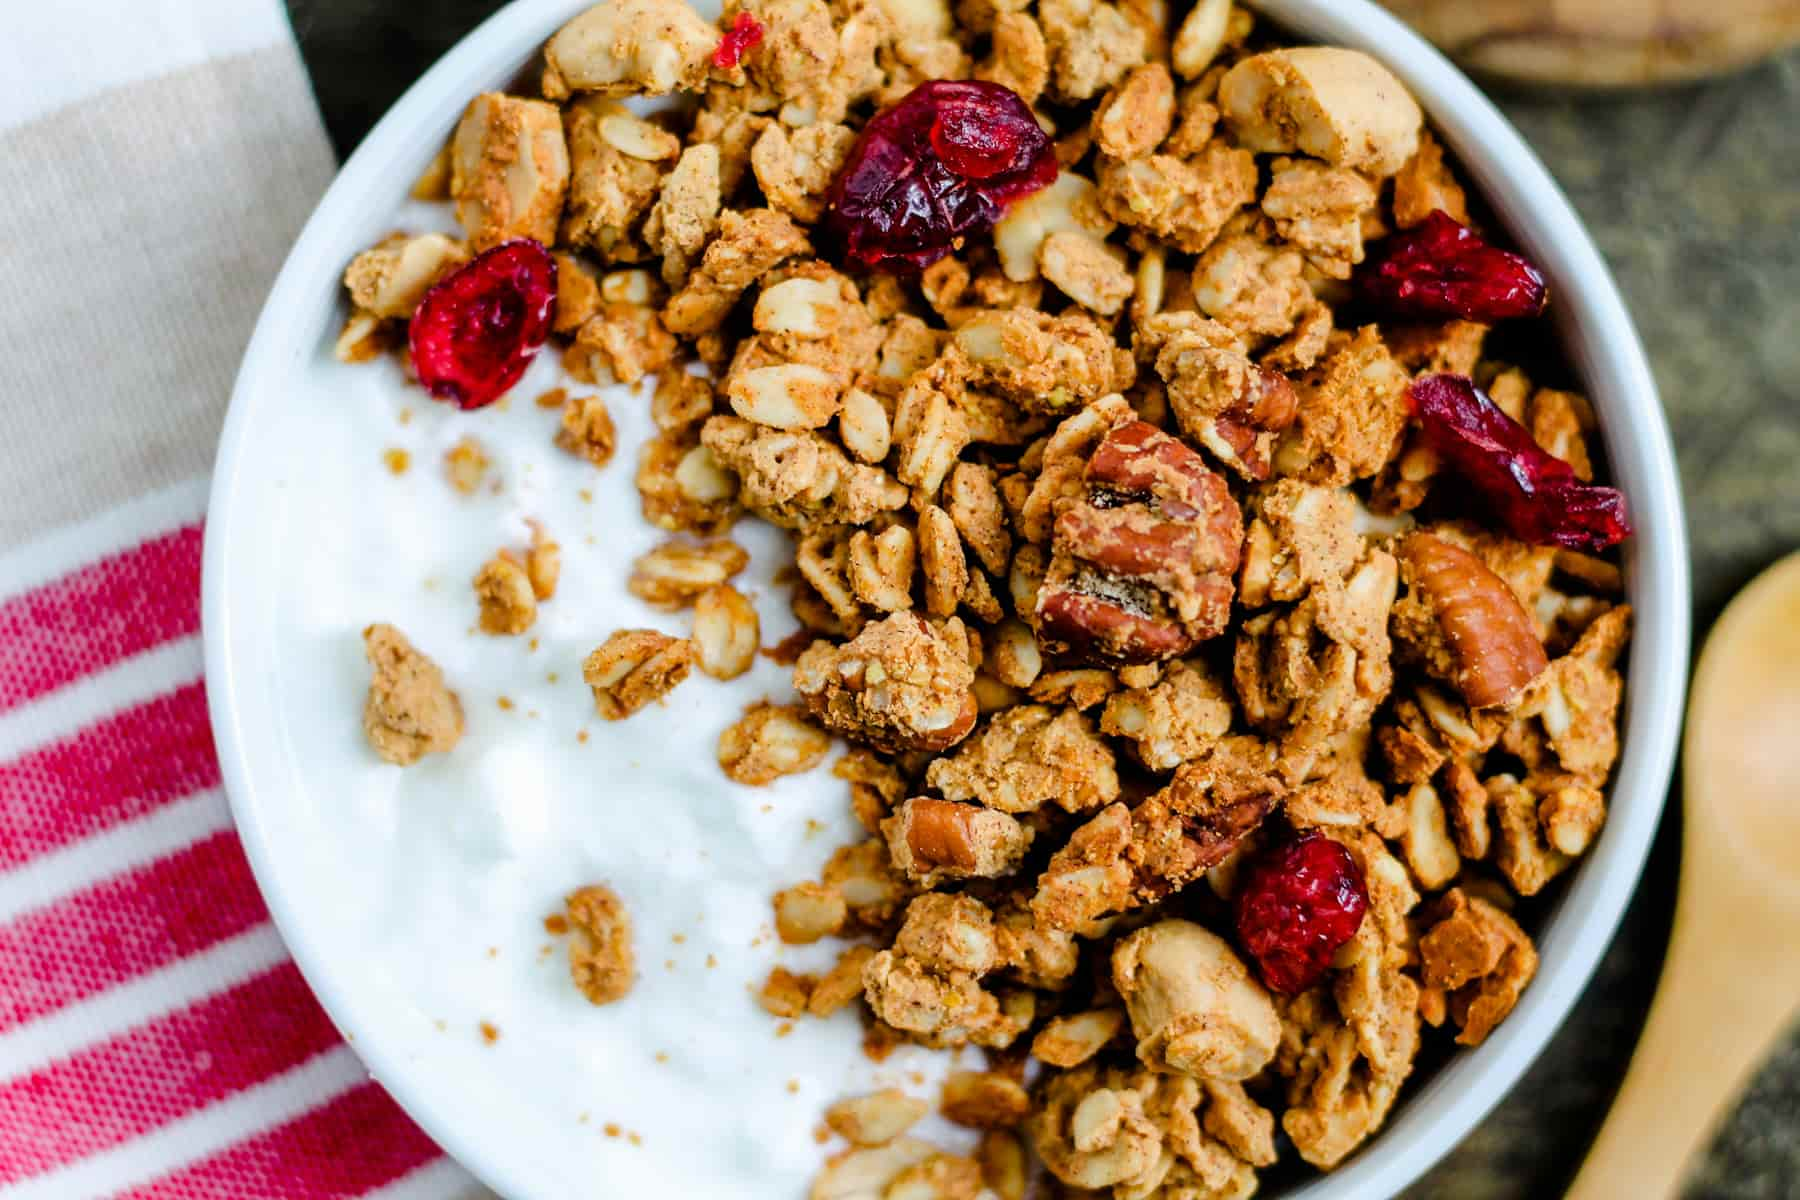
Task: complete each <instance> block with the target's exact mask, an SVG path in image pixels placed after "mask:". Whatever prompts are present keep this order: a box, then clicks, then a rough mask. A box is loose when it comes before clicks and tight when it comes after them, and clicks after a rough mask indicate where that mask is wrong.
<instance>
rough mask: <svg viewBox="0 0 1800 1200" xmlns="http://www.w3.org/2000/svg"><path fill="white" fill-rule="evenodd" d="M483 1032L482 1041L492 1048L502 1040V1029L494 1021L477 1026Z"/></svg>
mask: <svg viewBox="0 0 1800 1200" xmlns="http://www.w3.org/2000/svg"><path fill="white" fill-rule="evenodd" d="M476 1028H477V1029H479V1030H480V1031H481V1040H482V1041H484V1042H486V1043H487V1044H488V1045H490V1046H492V1045H493V1044H494V1043H495V1042H497V1041H499V1040H500V1027H499V1026H498V1025H496V1024H494V1023H493V1022H492V1021H483V1022H481V1023H480V1024H479V1025H477V1026H476Z"/></svg>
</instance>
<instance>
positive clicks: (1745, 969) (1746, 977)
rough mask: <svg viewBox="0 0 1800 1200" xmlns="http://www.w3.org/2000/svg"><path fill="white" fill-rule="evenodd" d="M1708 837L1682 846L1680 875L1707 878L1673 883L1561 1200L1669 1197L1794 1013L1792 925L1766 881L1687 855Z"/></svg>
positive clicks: (1798, 997) (1796, 976)
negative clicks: (1652, 972) (1669, 914)
mask: <svg viewBox="0 0 1800 1200" xmlns="http://www.w3.org/2000/svg"><path fill="white" fill-rule="evenodd" d="M1694 832H1700V831H1694ZM1709 834H1710V835H1711V836H1709ZM1716 836H1717V835H1716V833H1715V832H1713V831H1707V832H1705V833H1701V834H1700V837H1698V838H1695V837H1692V836H1690V839H1689V843H1688V845H1687V847H1686V848H1685V857H1686V862H1685V864H1684V867H1683V871H1684V876H1685V875H1686V874H1688V873H1690V872H1693V871H1694V870H1696V868H1697V869H1698V870H1699V871H1700V872H1702V873H1704V874H1705V876H1706V878H1704V879H1690V878H1685V877H1684V878H1683V880H1682V889H1681V901H1680V903H1679V905H1678V907H1677V909H1676V912H1675V929H1674V934H1673V936H1672V938H1671V939H1670V943H1669V954H1668V958H1667V959H1666V960H1665V962H1664V964H1663V973H1662V981H1661V983H1660V984H1659V985H1658V987H1657V990H1656V999H1655V1001H1654V1002H1653V1003H1652V1005H1651V1007H1650V1016H1649V1019H1648V1021H1646V1023H1645V1025H1644V1033H1643V1037H1642V1038H1641V1039H1640V1040H1639V1042H1638V1047H1637V1051H1636V1053H1635V1054H1634V1055H1633V1056H1632V1059H1631V1069H1630V1071H1629V1073H1627V1075H1626V1076H1625V1082H1624V1084H1623V1086H1621V1087H1620V1089H1619V1094H1618V1097H1617V1098H1616V1099H1615V1100H1614V1101H1613V1107H1612V1112H1611V1113H1610V1114H1609V1115H1608V1117H1607V1119H1606V1123H1605V1125H1603V1126H1602V1127H1601V1130H1600V1136H1599V1137H1598V1138H1597V1139H1596V1140H1595V1142H1594V1145H1593V1148H1592V1149H1591V1150H1590V1151H1589V1152H1588V1157H1587V1161H1586V1162H1585V1163H1584V1164H1583V1166H1582V1169H1581V1173H1580V1175H1578V1176H1577V1177H1576V1179H1575V1183H1574V1185H1573V1186H1572V1187H1570V1189H1569V1191H1568V1193H1567V1196H1566V1197H1565V1200H1615V1198H1616V1197H1620V1196H1630V1197H1633V1198H1634V1200H1656V1198H1658V1197H1673V1196H1675V1195H1676V1194H1677V1193H1678V1190H1679V1188H1680V1185H1681V1180H1682V1175H1683V1169H1684V1167H1685V1165H1686V1163H1687V1162H1688V1159H1689V1157H1690V1156H1691V1155H1692V1154H1693V1153H1694V1152H1695V1151H1696V1150H1698V1149H1700V1148H1702V1146H1703V1145H1704V1144H1705V1142H1706V1139H1707V1138H1708V1137H1709V1135H1711V1134H1712V1133H1713V1132H1714V1130H1715V1129H1716V1128H1717V1126H1718V1123H1719V1122H1720V1120H1722V1119H1723V1118H1724V1116H1725V1115H1726V1114H1727V1113H1728V1112H1729V1111H1730V1108H1729V1105H1730V1104H1731V1102H1732V1101H1733V1100H1734V1099H1735V1098H1736V1097H1737V1095H1738V1094H1739V1092H1740V1091H1741V1090H1742V1088H1743V1086H1744V1085H1745V1084H1746V1083H1747V1082H1748V1080H1749V1076H1750V1074H1751V1072H1752V1071H1753V1070H1754V1068H1755V1067H1756V1065H1757V1064H1758V1063H1759V1062H1760V1061H1761V1060H1762V1058H1763V1057H1764V1055H1765V1054H1767V1052H1768V1051H1769V1049H1770V1044H1771V1042H1772V1041H1773V1040H1774V1038H1775V1037H1776V1035H1777V1034H1779V1033H1780V1032H1781V1031H1782V1029H1783V1028H1784V1027H1785V1026H1786V1025H1787V1023H1788V1022H1789V1021H1790V1020H1791V1019H1792V1018H1793V1016H1794V1014H1795V1011H1796V1002H1797V1001H1800V967H1797V966H1796V958H1795V956H1794V955H1792V954H1791V953H1789V952H1788V951H1787V950H1786V947H1787V946H1788V945H1791V942H1789V941H1787V939H1788V938H1790V937H1791V936H1793V924H1792V920H1791V917H1790V918H1789V919H1788V920H1787V921H1783V919H1782V918H1783V916H1785V915H1787V914H1784V913H1782V912H1781V911H1780V909H1781V908H1782V907H1783V906H1781V905H1779V904H1774V905H1772V904H1770V902H1769V897H1768V894H1767V892H1766V891H1764V890H1763V889H1764V886H1765V884H1766V881H1762V880H1758V879H1756V878H1755V877H1754V876H1751V875H1747V874H1746V873H1744V872H1741V871H1740V872H1732V871H1725V870H1709V869H1707V868H1706V867H1704V866H1700V865H1699V864H1700V863H1703V862H1713V863H1718V862H1722V861H1728V860H1724V859H1721V858H1720V857H1718V856H1716V855H1708V854H1705V853H1704V852H1703V851H1702V848H1701V846H1698V845H1695V842H1696V841H1700V842H1708V841H1712V839H1713V837H1716ZM1771 909H1773V910H1774V911H1771ZM1765 915H1767V916H1768V918H1769V919H1768V920H1762V919H1759V918H1762V917H1764V916H1765Z"/></svg>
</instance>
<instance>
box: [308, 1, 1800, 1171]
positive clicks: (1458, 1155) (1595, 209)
mask: <svg viewBox="0 0 1800 1200" xmlns="http://www.w3.org/2000/svg"><path fill="white" fill-rule="evenodd" d="M495 7H496V6H495V5H494V4H492V3H483V2H481V0H411V2H409V3H404V4H403V3H400V2H399V0H290V9H291V12H292V14H293V18H294V25H295V28H296V30H297V32H298V33H299V35H300V42H301V47H302V50H303V51H304V53H305V55H306V59H307V62H308V65H309V66H310V68H311V69H312V72H313V78H314V82H315V85H316V87H317V89H318V92H319V101H320V106H321V108H322V109H323V111H324V114H325V120H326V124H327V126H328V127H329V129H330V131H331V135H332V138H333V140H334V141H335V142H336V144H337V146H338V149H339V151H340V152H344V153H347V152H348V151H349V150H350V149H352V148H353V147H354V145H355V143H356V141H357V140H358V139H359V138H360V137H361V136H362V135H363V133H364V132H365V131H366V130H367V129H368V127H369V126H370V125H371V124H372V123H373V122H374V121H375V119H376V118H378V117H379V116H380V115H381V114H382V113H383V112H384V111H385V110H386V109H387V107H388V105H389V104H391V103H392V102H393V100H394V99H395V98H396V97H397V96H398V95H399V94H400V93H401V92H402V91H403V90H404V89H405V88H406V86H407V85H408V84H409V83H410V82H411V81H412V80H413V79H414V78H416V77H417V76H418V74H419V73H420V72H421V71H423V70H424V69H425V68H426V67H427V66H429V65H430V64H431V62H432V61H433V60H435V59H436V58H437V57H438V56H439V55H440V54H442V53H443V52H444V51H445V50H446V49H448V48H449V47H450V46H451V45H452V44H453V43H454V42H455V41H456V39H457V38H459V37H460V36H461V35H462V34H463V33H464V32H465V31H467V30H468V29H469V28H471V27H473V26H474V25H475V24H476V23H477V22H478V21H480V20H481V19H482V18H483V17H485V16H486V15H487V14H488V13H489V12H491V11H493V9H494V8H495ZM1500 101H1501V104H1502V107H1504V108H1505V110H1506V111H1507V113H1508V115H1510V116H1511V117H1512V119H1513V120H1514V121H1515V122H1516V123H1517V124H1518V126H1519V128H1520V129H1521V130H1522V131H1523V132H1524V134H1525V136H1526V138H1527V139H1528V140H1529V141H1530V142H1531V143H1532V144H1533V145H1534V146H1536V147H1537V149H1538V152H1539V153H1540V154H1541V155H1542V156H1543V157H1544V159H1545V161H1546V162H1547V163H1548V164H1549V166H1550V169H1551V171H1552V172H1554V174H1555V175H1556V177H1557V178H1558V179H1559V180H1561V181H1562V184H1563V186H1564V187H1565V188H1566V189H1567V190H1568V192H1569V194H1570V197H1571V198H1572V199H1573V200H1574V202H1575V205H1576V207H1577V208H1578V209H1580V211H1581V214H1582V216H1583V217H1584V218H1586V220H1587V222H1588V224H1589V227H1590V228H1591V229H1592V230H1593V233H1594V236H1595V238H1596V239H1597V240H1598V242H1599V244H1600V249H1601V250H1602V252H1604V253H1605V255H1606V257H1607V259H1608V260H1609V261H1610V262H1611V263H1612V266H1613V269H1614V270H1615V271H1616V272H1617V273H1618V277H1619V283H1620V285H1621V286H1622V287H1623V289H1624V291H1625V297H1626V300H1627V302H1628V303H1629V305H1630V307H1631V311H1632V313H1633V315H1634V316H1635V317H1636V319H1637V323H1638V329H1639V331H1640V332H1641V333H1642V335H1643V339H1644V342H1645V345H1646V346H1647V347H1648V348H1649V351H1650V357H1651V360H1652V362H1653V363H1654V365H1655V368H1656V376H1657V382H1658V384H1659V385H1660V387H1661V390H1662V395H1663V400H1664V403H1665V404H1666V406H1667V408H1668V411H1669V420H1670V423H1671V425H1672V426H1673V429H1674V433H1675V441H1676V447H1677V451H1678V453H1679V455H1680V458H1681V473H1682V481H1683V485H1684V488H1685V491H1686V496H1687V505H1688V520H1689V527H1690V530H1691V532H1692V536H1693V541H1694V556H1693V573H1694V592H1695V604H1696V619H1697V628H1698V629H1699V630H1701V631H1704V630H1705V629H1706V627H1707V626H1708V625H1709V624H1710V623H1711V621H1712V619H1713V618H1714V617H1715V616H1717V614H1718V611H1719V609H1720V608H1721V607H1722V606H1723V604H1724V603H1725V601H1726V600H1727V599H1728V598H1729V597H1730V595H1731V594H1732V593H1733V592H1734V591H1735V590H1736V589H1737V588H1738V587H1740V586H1741V585H1742V584H1743V583H1744V582H1746V581H1747V580H1748V579H1749V578H1750V576H1751V575H1753V574H1755V573H1756V571H1758V570H1760V569H1761V568H1762V567H1764V566H1766V565H1767V564H1768V563H1770V562H1771V561H1773V560H1774V559H1775V558H1776V557H1778V556H1779V555H1780V554H1781V553H1783V552H1784V551H1786V550H1789V549H1793V548H1795V547H1800V466H1796V464H1797V463H1800V55H1793V56H1789V57H1787V58H1785V59H1782V60H1779V61H1777V62H1774V63H1771V64H1768V65H1765V66H1763V67H1760V68H1757V69H1755V70H1753V71H1750V72H1749V73H1747V74H1743V75H1739V76H1737V77H1735V78H1732V79H1727V80H1723V81H1719V82H1715V83H1710V84H1706V85H1702V86H1698V87H1692V88H1685V89H1680V90H1675V91H1665V92H1659V93H1651V94H1637V95H1631V96H1625V97H1612V98H1592V97H1550V98H1546V97H1544V96H1541V95H1502V96H1501V97H1500ZM1678 826H1679V821H1678V819H1677V817H1676V815H1675V813H1674V812H1673V809H1672V810H1671V814H1670V818H1669V819H1668V820H1667V821H1666V822H1665V824H1664V828H1663V830H1662V832H1661V835H1660V836H1659V838H1658V841H1657V845H1656V849H1655V851H1654V853H1653V855H1652V857H1651V860H1650V864H1649V867H1648V869H1647V870H1646V872H1645V876H1644V882H1643V884H1642V886H1641V887H1640V888H1639V890H1638V894H1637V896H1636V897H1635V898H1634V900H1633V902H1632V905H1631V908H1630V910H1629V912H1628V913H1627V915H1626V918H1625V923H1624V925H1623V927H1622V928H1621V930H1620V933H1619V937H1618V939H1617V940H1616V941H1615V942H1614V944H1613V946H1612V948H1611V950H1610V952H1609V953H1608V954H1607V956H1606V960H1605V962H1604V964H1603V965H1602V967H1601V969H1600V972H1599V973H1598V974H1597V975H1596V976H1595V978H1594V980H1593V982H1592V983H1591V984H1590V985H1589V987H1588V989H1587V992H1586V993H1585V994H1584V995H1583V996H1582V998H1581V1000H1580V1002H1579V1004H1578V1005H1577V1007H1576V1009H1575V1012H1574V1015H1573V1017H1571V1019H1570V1020H1569V1022H1568V1024H1567V1025H1566V1026H1565V1027H1564V1028H1563V1030H1562V1031H1561V1032H1560V1033H1559V1034H1558V1036H1557V1038H1556V1039H1555V1040H1554V1041H1553V1042H1552V1043H1551V1045H1550V1048H1549V1049H1548V1050H1547V1051H1546V1052H1545V1054H1544V1056H1543V1057H1542V1058H1541V1059H1540V1060H1539V1061H1538V1063H1537V1064H1536V1065H1535V1066H1534V1067H1533V1068H1532V1069H1531V1071H1530V1072H1529V1073H1527V1075H1526V1076H1525V1079H1524V1082H1523V1083H1521V1085H1520V1086H1519V1087H1518V1089H1517V1090H1515V1091H1514V1093H1513V1095H1512V1096H1511V1098H1510V1099H1508V1100H1507V1101H1506V1102H1505V1103H1504V1104H1502V1105H1501V1106H1500V1108H1498V1109H1497V1110H1496V1111H1495V1112H1494V1113H1493V1115H1492V1116H1490V1117H1489V1118H1488V1119H1487V1120H1486V1121H1485V1122H1484V1123H1483V1124H1482V1125H1481V1126H1480V1127H1479V1128H1478V1129H1476V1131H1475V1132H1474V1133H1473V1134H1471V1135H1470V1137H1469V1138H1468V1140H1467V1141H1466V1142H1464V1143H1463V1145H1462V1146H1460V1147H1459V1148H1458V1149H1457V1150H1456V1151H1455V1153H1454V1154H1452V1155H1451V1156H1450V1157H1449V1158H1448V1159H1446V1160H1445V1162H1444V1163H1443V1165H1441V1166H1440V1167H1439V1168H1438V1169H1437V1170H1435V1171H1433V1172H1432V1173H1431V1174H1430V1175H1429V1176H1428V1177H1427V1178H1426V1180H1425V1181H1424V1182H1423V1183H1421V1184H1420V1185H1419V1186H1418V1187H1417V1188H1415V1189H1413V1190H1412V1191H1411V1192H1409V1193H1408V1196H1409V1197H1419V1198H1424V1197H1430V1198H1432V1200H1436V1198H1439V1197H1443V1198H1446V1200H1464V1198H1467V1200H1539V1198H1542V1197H1547V1196H1554V1195H1557V1194H1559V1193H1560V1191H1561V1189H1562V1188H1563V1186H1564V1185H1565V1184H1566V1183H1567V1182H1568V1179H1569V1178H1570V1176H1571V1175H1572V1174H1573V1173H1574V1171H1575V1169H1576V1167H1577V1166H1578V1165H1579V1164H1580V1161H1581V1156H1582V1153H1583V1152H1584V1150H1585V1149H1586V1146H1587V1144H1588V1142H1589V1140H1590V1139H1591V1138H1592V1137H1593V1134H1594V1131H1595V1130H1596V1129H1597V1128H1598V1126H1599V1123H1600V1120H1601V1117H1602V1116H1603V1115H1604V1113H1605V1108H1606V1105H1607V1103H1608V1101H1609V1100H1610V1098H1611V1096H1612V1093H1613V1091H1614V1089H1615V1088H1617V1086H1618V1083H1619V1080H1620V1078H1621V1077H1622V1076H1623V1074H1624V1070H1625V1064H1626V1062H1627V1060H1628V1059H1629V1058H1630V1055H1631V1049H1632V1045H1633V1042H1634V1041H1635V1040H1636V1037H1637V1033H1638V1029H1639V1027H1640V1025H1641V1024H1642V1021H1643V1018H1644V1012H1645V1010H1646V1009H1647V1007H1648V1006H1649V1002H1650V996H1651V993H1652V991H1653V990H1654V987H1655V983H1656V975H1657V971H1658V969H1659V967H1660V964H1661V960H1662V952H1663V945H1664V943H1665V941H1666V940H1667V937H1668V930H1669V920H1670V915H1671V912H1672V908H1673V902H1674V888H1675V874H1676V871H1675V868H1676V859H1677V848H1678V844H1679V828H1678ZM1776 952H1779V951H1776ZM1787 952H1789V953H1793V952H1796V948H1791V947H1790V948H1787ZM1720 986H1721V987H1729V986H1731V981H1729V980H1721V981H1720ZM1686 1194H1687V1195H1688V1196H1689V1197H1705V1198H1707V1200H1777V1198H1787V1197H1800V1041H1797V1040H1794V1039H1790V1040H1789V1042H1788V1044H1787V1045H1786V1047H1785V1048H1784V1049H1783V1051H1782V1052H1781V1053H1780V1054H1779V1055H1777V1057H1776V1058H1775V1059H1774V1060H1773V1061H1772V1062H1771V1063H1770V1064H1769V1066H1768V1067H1767V1068H1765V1069H1764V1070H1763V1072H1762V1074H1761V1075H1760V1076H1759V1077H1758V1079H1757V1081H1756V1083H1755V1085H1754V1086H1753V1087H1752V1088H1751V1090H1750V1093H1749V1095H1748V1096H1747V1097H1746V1098H1745V1100H1744V1102H1743V1104H1742V1105H1741V1106H1740V1108H1739V1109H1738V1111H1737V1112H1736V1114H1734V1115H1733V1117H1732V1118H1731V1119H1730V1121H1729V1123H1728V1124H1727V1125H1726V1127H1725V1129H1724V1130H1723V1131H1722V1133H1721V1134H1720V1136H1719V1138H1718V1141H1717V1143H1716V1144H1715V1145H1714V1146H1713V1148H1712V1150H1711V1152H1710V1153H1709V1154H1708V1155H1707V1157H1706V1159H1705V1161H1704V1162H1703V1163H1702V1164H1700V1166H1699V1169H1698V1172H1697V1174H1696V1176H1695V1178H1694V1180H1693V1182H1692V1185H1691V1187H1690V1188H1689V1189H1688V1192H1687V1193H1686ZM1622 1200H1626V1198H1622ZM1630 1200H1635V1198H1630Z"/></svg>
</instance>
